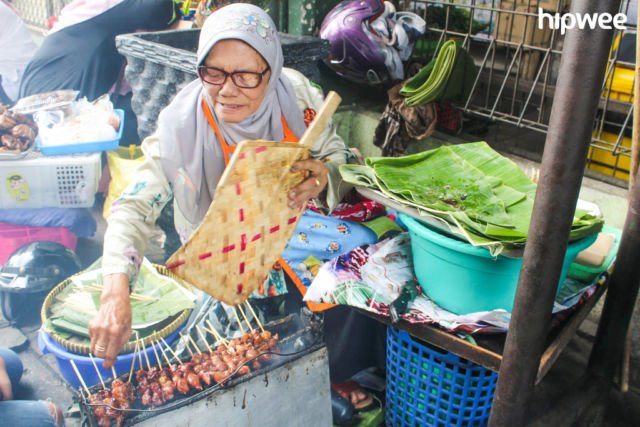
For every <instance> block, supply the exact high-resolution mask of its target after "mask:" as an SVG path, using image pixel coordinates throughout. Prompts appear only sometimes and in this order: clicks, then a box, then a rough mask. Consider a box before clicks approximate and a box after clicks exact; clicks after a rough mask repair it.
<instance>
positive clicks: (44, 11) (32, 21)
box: [12, 0, 71, 31]
mask: <svg viewBox="0 0 640 427" xmlns="http://www.w3.org/2000/svg"><path fill="white" fill-rule="evenodd" d="M12 3H13V5H14V6H15V8H16V9H17V10H18V11H19V12H20V17H21V18H22V20H23V21H24V22H25V24H27V26H28V27H29V28H31V29H32V30H35V31H44V30H47V19H48V18H49V17H50V16H56V15H57V14H58V13H60V10H62V8H63V7H65V6H66V5H67V4H68V3H71V0H13V2H12Z"/></svg>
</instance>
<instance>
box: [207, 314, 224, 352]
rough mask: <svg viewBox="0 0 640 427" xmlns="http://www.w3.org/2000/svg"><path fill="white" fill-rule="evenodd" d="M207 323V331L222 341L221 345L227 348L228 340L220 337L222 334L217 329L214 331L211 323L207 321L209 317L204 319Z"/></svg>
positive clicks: (218, 340)
mask: <svg viewBox="0 0 640 427" xmlns="http://www.w3.org/2000/svg"><path fill="white" fill-rule="evenodd" d="M206 322H207V325H209V329H207V331H209V332H211V333H212V334H213V336H214V337H215V338H216V341H217V342H220V343H222V345H224V346H225V347H227V348H229V341H227V340H226V339H224V338H222V336H221V335H220V334H219V333H218V331H216V328H214V327H213V324H212V323H211V322H210V321H209V319H207V320H206Z"/></svg>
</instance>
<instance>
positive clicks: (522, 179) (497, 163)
mask: <svg viewBox="0 0 640 427" xmlns="http://www.w3.org/2000/svg"><path fill="white" fill-rule="evenodd" d="M340 172H341V174H342V177H343V178H344V179H345V180H346V181H347V182H349V183H352V184H354V185H356V186H362V187H367V188H371V189H374V190H378V191H379V192H381V193H383V194H384V196H386V197H388V198H390V199H393V200H395V201H396V202H399V203H401V204H403V205H405V206H408V207H412V208H416V209H417V210H418V212H419V214H420V215H424V216H428V217H431V218H435V219H439V220H441V221H443V222H444V223H445V224H447V226H448V228H449V229H450V231H451V232H452V233H454V234H456V235H458V236H459V237H462V238H463V239H465V240H467V241H468V242H469V243H471V244H473V245H475V246H484V247H486V248H487V249H489V251H490V252H491V254H493V255H494V256H495V255H498V254H500V253H501V252H503V251H505V250H507V251H510V250H517V249H521V248H522V247H524V244H525V243H526V241H527V236H528V234H529V223H530V222H531V213H532V210H533V200H534V198H535V192H536V185H535V184H534V183H533V182H532V181H531V180H530V179H529V177H527V175H526V174H525V173H524V172H523V171H522V170H521V169H520V168H519V167H518V166H517V165H516V164H515V163H514V162H512V161H511V160H509V159H507V158H505V157H503V156H501V155H500V154H498V153H497V152H496V151H494V150H493V149H491V148H490V147H489V145H487V143H486V142H474V143H467V144H460V145H447V146H442V147H439V148H436V149H434V150H429V151H424V152H422V153H417V154H413V155H409V156H405V157H371V158H368V159H366V161H365V165H342V166H341V167H340ZM550 214H551V213H550ZM602 224H603V220H602V218H599V217H596V216H594V215H593V214H591V213H589V212H587V211H583V210H576V212H575V215H574V218H573V225H572V227H571V234H570V238H569V240H570V241H575V240H579V239H581V238H583V237H586V236H589V235H591V234H594V233H597V232H599V231H600V230H601V228H602Z"/></svg>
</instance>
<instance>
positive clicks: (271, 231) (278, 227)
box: [269, 225, 280, 233]
mask: <svg viewBox="0 0 640 427" xmlns="http://www.w3.org/2000/svg"><path fill="white" fill-rule="evenodd" d="M278 230H280V226H279V225H276V226H275V227H271V228H270V229H269V233H275V232H276V231H278Z"/></svg>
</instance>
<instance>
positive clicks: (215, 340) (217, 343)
mask: <svg viewBox="0 0 640 427" xmlns="http://www.w3.org/2000/svg"><path fill="white" fill-rule="evenodd" d="M202 329H204V330H205V331H207V332H211V334H212V335H213V339H214V343H213V344H214V346H215V347H217V346H219V345H220V344H222V341H220V337H219V336H218V335H217V334H215V333H214V332H213V331H212V330H211V329H209V328H207V327H206V326H203V327H202Z"/></svg>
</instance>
